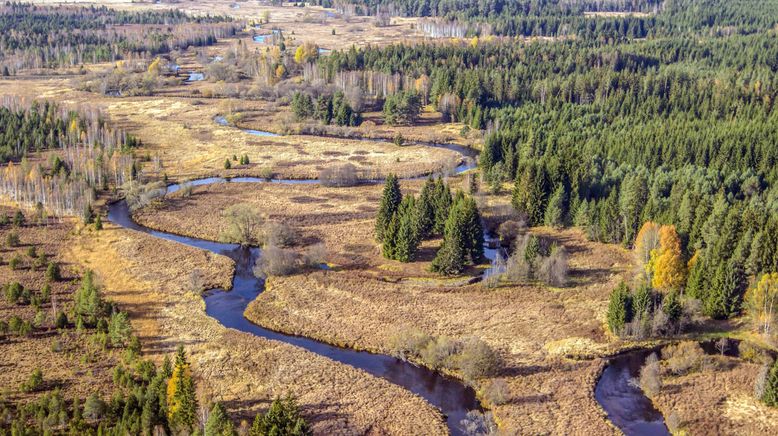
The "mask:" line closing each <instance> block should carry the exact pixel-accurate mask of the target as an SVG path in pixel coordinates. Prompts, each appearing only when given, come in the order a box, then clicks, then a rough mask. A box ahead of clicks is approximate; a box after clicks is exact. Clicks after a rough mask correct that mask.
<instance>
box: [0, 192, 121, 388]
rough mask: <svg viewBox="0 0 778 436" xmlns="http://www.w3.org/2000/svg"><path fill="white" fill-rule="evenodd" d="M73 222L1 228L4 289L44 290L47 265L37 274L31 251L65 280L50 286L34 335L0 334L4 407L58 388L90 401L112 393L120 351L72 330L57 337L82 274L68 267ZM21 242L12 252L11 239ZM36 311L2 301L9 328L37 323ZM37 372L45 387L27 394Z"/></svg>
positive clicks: (1, 210) (4, 210)
mask: <svg viewBox="0 0 778 436" xmlns="http://www.w3.org/2000/svg"><path fill="white" fill-rule="evenodd" d="M13 212H15V209H12V208H10V207H5V206H4V207H0V214H11V215H12V214H13ZM73 228H74V225H73V222H72V221H65V222H59V223H58V222H51V223H49V224H48V225H34V224H29V223H28V224H25V225H24V226H22V227H14V226H11V225H4V226H2V228H0V238H1V239H2V246H3V248H2V249H0V257H2V262H0V283H2V284H3V285H6V284H8V283H11V282H18V283H20V284H21V285H22V286H24V288H25V289H30V290H31V291H33V292H34V294H35V295H40V291H41V289H42V287H43V286H44V284H45V278H44V277H45V275H44V273H45V269H46V267H45V265H44V266H43V267H37V268H36V269H33V264H34V263H33V259H31V258H30V257H29V255H28V254H27V253H28V250H29V249H30V248H31V247H34V248H35V250H36V251H37V252H38V253H45V254H46V255H47V256H48V258H49V259H51V260H55V261H58V262H63V261H64V262H65V263H63V264H62V280H60V281H55V282H52V283H51V284H50V286H51V297H50V302H44V303H43V304H42V305H41V306H40V307H41V308H40V310H41V312H42V313H43V315H44V317H45V318H44V320H43V322H42V324H41V325H40V326H39V328H35V329H34V330H33V332H32V333H31V334H30V335H23V336H19V335H14V334H6V335H3V334H0V356H2V357H0V387H1V388H0V398H2V400H3V401H14V402H16V401H19V402H21V403H26V402H28V401H31V400H32V399H34V398H36V397H38V396H40V395H41V394H42V393H45V392H51V391H52V390H53V389H55V388H59V389H60V390H61V392H62V394H63V397H65V398H73V397H79V398H86V397H87V396H89V395H90V394H92V393H98V394H106V393H109V392H111V384H112V382H111V373H112V370H113V367H114V365H115V364H116V363H117V362H118V361H119V360H120V359H121V352H122V350H118V351H116V350H110V349H109V350H104V349H102V347H100V346H98V345H97V344H93V343H92V342H91V341H90V337H89V334H88V333H78V332H76V331H75V329H74V328H72V326H71V328H68V329H65V330H62V331H57V330H56V329H55V328H54V320H55V317H56V314H57V311H58V310H65V309H66V308H67V307H68V306H70V305H71V304H72V301H73V293H74V292H75V290H76V289H77V288H78V280H79V277H80V273H81V272H82V271H81V268H80V267H79V266H78V265H73V264H72V263H67V257H66V256H65V255H64V254H65V253H64V252H65V251H66V250H67V241H68V240H69V239H70V238H71V232H72V231H73ZM11 233H14V234H16V235H18V237H19V241H20V243H19V245H17V246H15V247H9V246H8V245H7V243H6V240H7V237H8V235H9V234H11ZM16 256H18V257H19V259H21V263H20V266H18V267H17V268H16V269H12V268H11V266H10V265H9V263H10V262H11V260H12V259H13V258H14V257H16ZM36 312H37V311H36V309H35V307H34V306H33V305H32V304H14V303H12V302H9V301H7V299H6V296H5V294H3V295H2V296H0V321H4V322H6V323H8V322H9V321H10V319H11V318H12V317H15V316H16V317H19V318H21V319H22V320H25V321H29V322H34V320H35V318H36ZM36 368H38V369H41V370H42V371H43V380H44V385H43V389H42V390H41V392H36V393H23V392H21V391H20V386H21V384H22V383H23V382H25V381H27V379H28V378H29V377H30V374H31V373H32V372H33V370H35V369H36Z"/></svg>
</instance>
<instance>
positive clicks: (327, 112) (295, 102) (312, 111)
mask: <svg viewBox="0 0 778 436" xmlns="http://www.w3.org/2000/svg"><path fill="white" fill-rule="evenodd" d="M291 107H292V113H294V115H295V117H297V119H298V120H305V119H308V118H314V119H316V120H318V121H320V122H322V123H323V124H330V123H334V124H336V125H338V126H358V125H360V124H362V114H360V113H359V112H357V111H355V110H354V109H352V108H351V105H350V104H349V102H348V100H347V99H346V96H345V94H343V92H342V91H337V92H336V93H335V94H334V95H326V94H322V95H320V96H319V97H318V98H316V99H313V98H312V97H311V96H310V95H309V94H307V93H304V92H300V91H297V92H295V93H294V95H292V103H291Z"/></svg>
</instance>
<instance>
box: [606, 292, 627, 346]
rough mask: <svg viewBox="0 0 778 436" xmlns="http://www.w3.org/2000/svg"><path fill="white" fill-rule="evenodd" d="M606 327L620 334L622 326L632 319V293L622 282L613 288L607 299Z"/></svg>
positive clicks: (622, 329)
mask: <svg viewBox="0 0 778 436" xmlns="http://www.w3.org/2000/svg"><path fill="white" fill-rule="evenodd" d="M607 318H608V329H609V330H610V331H611V333H613V334H615V335H621V333H622V332H623V331H624V326H625V325H626V324H627V323H628V322H631V321H632V295H631V294H630V292H629V287H627V284H626V283H624V282H621V283H619V285H618V286H617V287H616V288H614V289H613V291H612V292H611V295H610V300H609V301H608V316H607Z"/></svg>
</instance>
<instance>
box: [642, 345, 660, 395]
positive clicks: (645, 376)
mask: <svg viewBox="0 0 778 436" xmlns="http://www.w3.org/2000/svg"><path fill="white" fill-rule="evenodd" d="M638 385H639V387H640V389H642V390H643V392H645V394H646V396H648V397H654V396H656V395H658V394H659V391H660V390H661V389H662V376H661V375H660V368H659V359H658V358H657V357H656V353H651V355H650V356H648V358H647V359H646V362H645V364H643V367H642V368H640V376H639V379H638Z"/></svg>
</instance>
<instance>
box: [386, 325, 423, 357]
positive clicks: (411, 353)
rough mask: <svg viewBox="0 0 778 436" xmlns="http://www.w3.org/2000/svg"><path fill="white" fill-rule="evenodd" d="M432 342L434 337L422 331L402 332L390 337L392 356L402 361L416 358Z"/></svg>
mask: <svg viewBox="0 0 778 436" xmlns="http://www.w3.org/2000/svg"><path fill="white" fill-rule="evenodd" d="M430 341H432V336H430V335H428V334H426V333H424V332H422V331H421V330H416V329H410V330H400V331H397V332H395V333H394V334H393V335H392V336H390V337H389V350H390V354H391V355H393V356H395V357H397V358H398V359H402V360H408V359H411V358H416V357H418V356H419V355H421V351H422V350H424V348H426V347H427V344H429V343H430Z"/></svg>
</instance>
